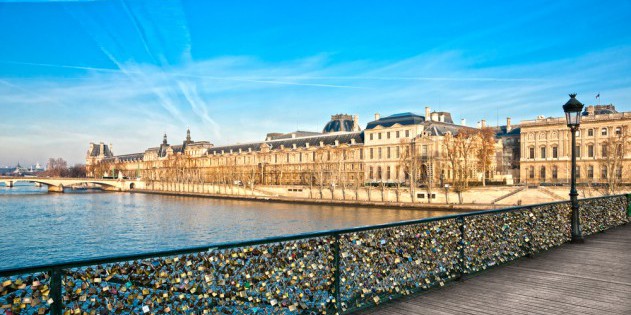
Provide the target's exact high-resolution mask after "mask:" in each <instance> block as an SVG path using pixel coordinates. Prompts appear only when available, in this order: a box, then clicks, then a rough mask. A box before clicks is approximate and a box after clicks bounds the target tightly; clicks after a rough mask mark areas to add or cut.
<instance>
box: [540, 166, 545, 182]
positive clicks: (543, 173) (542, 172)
mask: <svg viewBox="0 0 631 315" xmlns="http://www.w3.org/2000/svg"><path fill="white" fill-rule="evenodd" d="M539 177H540V178H541V179H544V180H545V179H546V167H545V166H542V167H541V170H540V171H539Z"/></svg>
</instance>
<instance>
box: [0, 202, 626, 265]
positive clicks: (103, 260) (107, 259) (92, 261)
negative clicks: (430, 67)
mask: <svg viewBox="0 0 631 315" xmlns="http://www.w3.org/2000/svg"><path fill="white" fill-rule="evenodd" d="M621 196H626V194H618V195H609V196H600V197H590V198H583V199H581V200H593V199H603V198H613V197H621ZM566 202H569V201H555V202H547V203H539V204H532V205H522V206H514V207H508V208H502V209H494V210H482V211H473V212H468V213H461V214H452V215H446V216H439V217H431V218H423V219H416V220H406V221H399V222H391V223H384V224H377V225H367V226H359V227H352V228H345V229H336V230H328V231H317V232H306V233H300V234H292V235H284V236H273V237H267V238H260V239H253V240H244V241H237V242H221V243H215V244H209V245H205V246H195V247H188V248H181V249H173V250H164V251H156V252H146V253H140V254H129V255H117V256H103V257H96V258H89V259H84V260H71V261H65V262H58V263H54V264H44V265H35V266H27V267H18V268H8V269H2V270H0V277H7V276H13V275H19V274H26V273H35V272H45V271H49V270H53V269H56V270H61V269H69V268H77V267H86V266H93V265H101V264H108V263H115V262H125V261H132V260H138V259H149V258H159V257H169V256H176V255H184V254H194V253H200V252H206V251H212V250H220V249H231V248H237V247H248V246H255V245H261V244H272V243H280V242H288V241H295V240H302V239H309V238H318V237H325V236H332V235H341V234H349V233H357V232H365V231H371V230H379V229H384V228H391V227H398V226H406V225H414V224H420V223H427V222H435V221H441V220H449V219H457V218H464V217H471V216H479V215H487V214H495V213H503V212H511V211H517V210H521V209H527V208H533V207H539V206H546V205H553V204H562V203H566Z"/></svg>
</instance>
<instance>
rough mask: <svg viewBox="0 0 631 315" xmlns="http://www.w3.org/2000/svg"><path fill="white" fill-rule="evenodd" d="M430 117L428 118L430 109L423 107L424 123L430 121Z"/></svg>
mask: <svg viewBox="0 0 631 315" xmlns="http://www.w3.org/2000/svg"><path fill="white" fill-rule="evenodd" d="M431 120H432V117H431V116H430V109H429V107H428V106H425V121H431Z"/></svg>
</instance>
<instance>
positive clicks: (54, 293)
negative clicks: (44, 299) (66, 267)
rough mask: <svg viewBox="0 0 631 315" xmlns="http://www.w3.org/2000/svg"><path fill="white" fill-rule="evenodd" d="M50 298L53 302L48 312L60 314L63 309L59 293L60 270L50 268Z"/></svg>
mask: <svg viewBox="0 0 631 315" xmlns="http://www.w3.org/2000/svg"><path fill="white" fill-rule="evenodd" d="M49 274H50V298H51V299H53V304H51V305H50V314H52V315H61V314H62V311H63V300H62V295H61V270H59V269H52V270H51V271H50V272H49Z"/></svg>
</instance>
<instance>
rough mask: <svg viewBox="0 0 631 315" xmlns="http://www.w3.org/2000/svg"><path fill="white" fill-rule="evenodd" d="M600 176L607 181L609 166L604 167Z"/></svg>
mask: <svg viewBox="0 0 631 315" xmlns="http://www.w3.org/2000/svg"><path fill="white" fill-rule="evenodd" d="M600 175H601V177H602V179H607V165H603V167H602V171H601V173H600Z"/></svg>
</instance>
